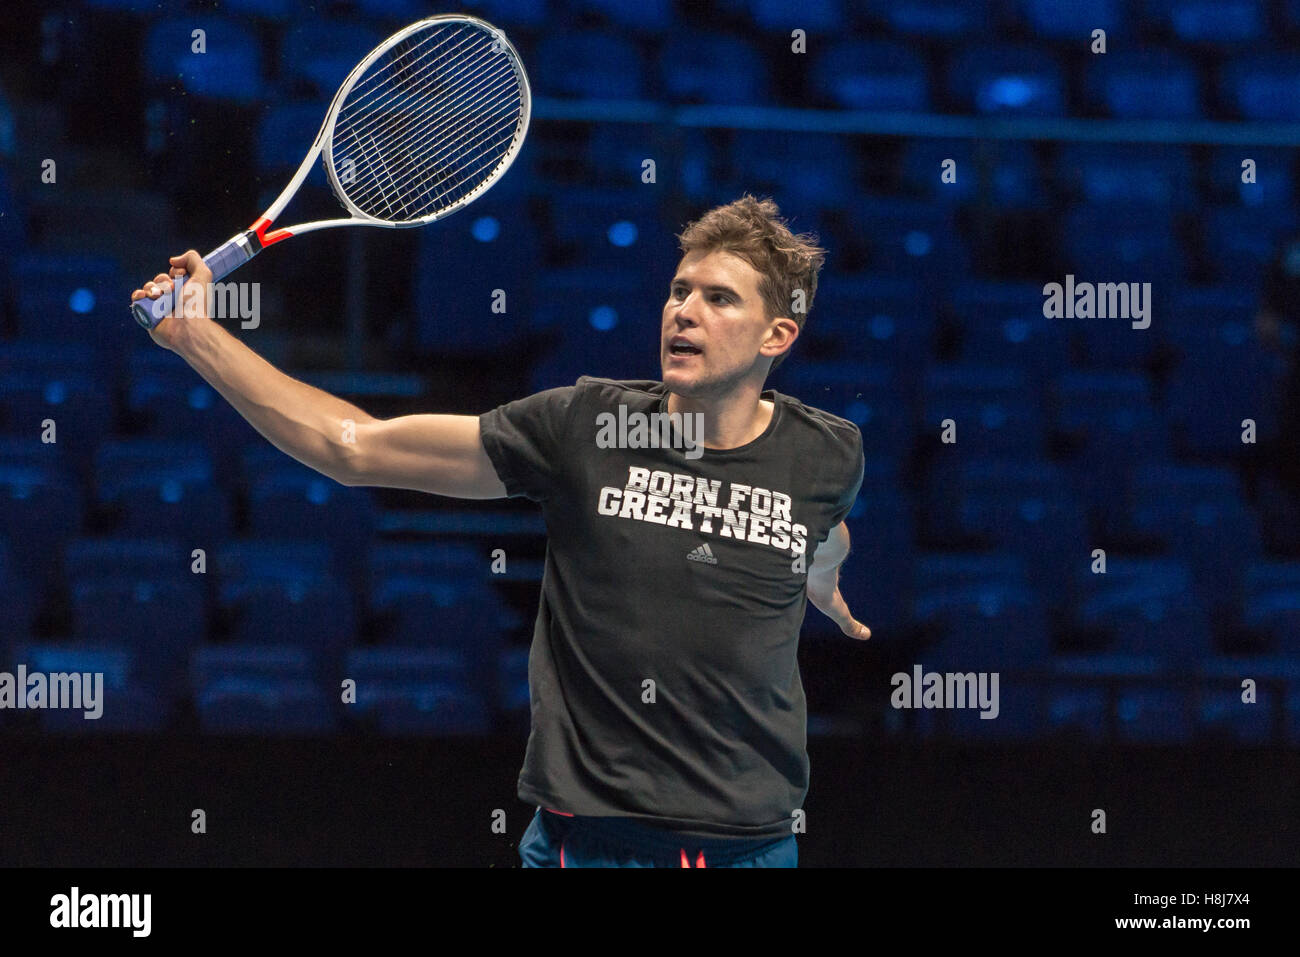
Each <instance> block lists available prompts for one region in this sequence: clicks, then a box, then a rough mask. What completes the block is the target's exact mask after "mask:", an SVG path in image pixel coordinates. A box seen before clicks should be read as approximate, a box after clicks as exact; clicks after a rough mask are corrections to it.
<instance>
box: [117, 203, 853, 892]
mask: <svg viewBox="0 0 1300 957" xmlns="http://www.w3.org/2000/svg"><path fill="white" fill-rule="evenodd" d="M679 240H680V244H681V250H682V253H683V256H682V258H681V260H680V262H679V264H678V267H677V270H676V274H675V275H674V276H673V277H672V280H671V284H670V288H669V292H668V297H667V301H666V302H665V303H664V306H663V322H662V329H661V334H660V343H659V351H660V360H661V363H662V376H663V378H662V381H618V380H612V379H602V378H594V377H590V376H582V377H581V378H579V379H578V381H577V383H576V384H575V385H571V386H565V387H562V388H556V389H548V390H545V391H542V392H538V393H536V394H534V395H531V396H528V397H526V398H522V399H518V400H516V401H513V402H509V403H506V404H505V405H502V406H499V407H498V408H496V409H493V410H491V411H489V412H485V413H483V414H482V415H478V416H470V415H435V414H418V415H408V416H401V417H397V418H393V419H387V420H381V419H375V418H373V417H371V416H369V415H367V414H366V413H365V412H363V411H362V410H361V409H359V408H357V407H355V406H353V405H351V404H350V403H348V402H345V401H343V400H341V399H339V398H336V397H334V396H332V395H329V394H328V393H325V392H323V391H321V390H318V389H316V388H314V387H312V386H309V385H306V384H305V383H302V382H299V381H297V380H295V379H293V378H291V377H289V376H287V375H285V374H284V373H282V372H280V371H278V370H277V369H275V368H274V367H273V366H271V365H270V364H269V363H268V362H266V361H265V360H263V359H262V358H260V357H258V356H257V355H256V354H255V353H254V352H253V351H252V350H251V349H249V348H248V347H247V346H245V345H244V344H243V343H241V342H240V341H239V340H238V339H236V338H234V337H233V336H231V335H230V334H229V333H227V332H226V331H225V330H224V329H222V328H221V327H220V326H218V325H217V324H216V323H215V322H213V321H211V320H210V319H209V318H207V317H206V314H205V313H203V312H202V310H201V308H199V307H200V306H201V299H200V298H196V301H195V303H194V304H188V303H187V304H186V307H185V309H184V310H183V311H181V313H180V314H179V315H173V316H169V317H168V318H166V319H164V320H163V321H162V322H161V323H160V324H159V325H158V326H157V328H155V329H154V330H152V331H151V332H150V335H151V336H153V338H154V339H155V340H156V341H157V342H158V343H160V344H161V345H163V346H165V347H166V348H169V349H171V350H173V351H175V352H177V353H178V354H179V355H181V356H182V357H183V358H185V360H186V361H187V362H188V363H189V364H190V365H191V366H192V367H193V368H194V369H195V370H196V371H197V372H198V373H199V374H200V375H201V376H202V377H203V378H204V379H205V380H207V381H208V382H209V383H210V384H211V385H212V386H213V387H214V388H215V389H217V390H218V391H219V392H220V393H221V395H222V396H224V397H225V398H226V399H227V400H228V401H229V402H230V403H231V404H232V405H233V406H234V407H235V408H236V409H237V410H238V411H239V412H240V413H241V414H242V415H243V416H244V417H245V418H246V419H247V420H248V421H249V422H250V423H251V424H252V425H253V427H254V428H256V429H257V430H258V431H259V432H260V433H261V434H262V435H264V436H265V437H266V438H267V439H268V440H269V441H270V442H271V443H272V444H274V445H275V446H276V447H277V448H279V449H280V450H282V451H283V452H285V453H286V454H288V455H290V456H292V457H293V458H295V459H297V460H298V461H300V462H302V463H304V464H306V465H308V466H310V467H311V468H313V469H315V470H317V471H319V472H321V473H323V474H324V475H327V476H329V477H331V478H333V479H335V480H336V481H338V482H340V483H342V484H344V485H349V486H380V487H388V488H405V489H416V490H420V491H425V492H432V493H434V494H438V495H447V496H452V497H457V498H467V499H490V498H501V497H505V496H509V497H512V498H513V497H518V496H523V497H526V498H528V499H531V500H532V501H535V502H537V503H539V504H540V505H541V507H542V512H543V515H544V517H545V520H546V526H547V533H548V542H547V551H546V563H545V572H544V575H543V579H542V592H541V605H540V609H539V611H538V615H537V622H536V626H535V629H534V634H533V643H532V650H531V652H530V655H529V669H528V670H529V675H528V679H529V689H530V695H531V702H532V705H531V707H532V731H531V734H530V735H529V739H528V746H527V751H526V754H525V758H524V765H523V769H522V771H521V772H520V775H519V781H518V795H519V797H520V799H521V800H523V801H525V802H527V803H528V804H530V805H533V806H534V807H535V809H536V810H535V813H534V815H533V818H532V820H531V821H530V823H529V825H528V828H527V830H526V831H525V833H524V835H523V838H522V840H521V841H520V845H519V853H520V858H521V860H522V862H523V865H524V866H525V867H710V866H711V867H793V866H796V865H797V862H798V849H797V843H796V836H795V835H796V833H797V832H798V831H799V830H800V827H799V823H800V822H801V820H802V805H803V801H804V798H805V796H806V794H807V791H808V772H809V762H808V755H807V746H806V745H807V704H806V701H805V698H804V692H803V685H802V682H801V680H800V675H799V666H798V661H797V657H796V650H797V646H798V640H799V630H800V626H801V624H802V621H803V617H804V612H805V608H806V602H805V598H807V599H808V600H810V601H811V602H812V603H813V604H814V605H815V606H816V607H817V608H819V609H820V610H821V611H822V612H823V613H825V614H826V615H828V616H829V617H830V618H831V619H832V620H834V621H835V622H836V624H837V625H838V626H839V627H840V629H841V630H842V631H843V632H844V633H845V634H846V635H849V636H850V637H853V638H856V639H860V640H865V639H867V638H870V637H871V632H870V630H869V629H868V628H867V627H866V626H865V625H863V624H862V623H860V622H858V621H857V620H856V619H855V618H854V617H853V616H852V614H850V611H849V608H848V606H847V604H846V603H845V601H844V598H843V597H842V596H841V594H840V591H839V587H838V577H839V571H838V569H839V566H840V564H841V563H842V561H843V560H844V558H845V557H846V555H847V554H848V551H849V535H848V532H847V530H846V528H845V526H844V518H845V516H847V515H848V513H849V510H850V508H851V507H852V506H853V503H854V500H855V499H856V497H857V494H858V491H859V489H860V487H861V484H862V476H863V466H864V458H863V451H862V436H861V434H860V432H859V431H858V429H857V427H856V426H855V425H853V424H852V423H851V422H848V421H846V420H845V419H841V418H838V417H836V416H834V415H830V414H828V413H826V412H824V411H821V410H819V409H815V408H812V407H810V406H807V405H804V404H803V403H801V402H800V401H798V400H797V399H794V398H792V397H790V396H786V395H782V394H780V393H778V392H776V391H775V390H773V389H764V388H763V385H764V382H765V380H766V378H767V375H768V373H769V372H770V371H771V369H772V368H773V367H774V366H775V365H777V364H779V363H780V362H781V361H783V360H784V358H785V357H786V355H788V353H789V351H790V348H791V346H792V345H793V344H794V342H795V340H796V339H797V338H798V336H799V332H800V330H801V329H802V327H803V325H804V322H805V321H806V319H807V316H808V314H809V309H810V308H811V305H812V301H813V295H814V293H815V292H816V287H817V277H818V273H819V271H820V269H821V266H822V263H823V261H824V259H825V250H823V249H820V248H818V246H817V245H816V238H815V237H812V236H808V235H799V236H796V235H793V234H792V233H791V231H790V230H789V228H788V226H787V225H786V223H785V222H784V221H783V220H782V219H781V218H780V213H779V210H778V209H777V206H776V204H775V203H773V202H772V201H771V200H767V199H764V200H759V199H756V198H754V197H752V196H748V195H746V196H744V197H742V198H741V199H739V200H737V201H735V202H733V203H730V204H728V205H725V206H720V207H717V208H715V209H713V210H711V211H709V212H707V213H706V214H705V215H704V216H702V217H701V218H700V219H699V220H697V221H695V222H693V223H691V224H689V225H688V226H687V228H686V229H685V231H684V232H683V233H682V234H681V235H680V237H679ZM171 263H172V268H171V270H170V271H169V272H168V273H167V274H160V275H158V276H156V277H155V278H154V280H153V282H152V283H148V284H146V285H145V287H144V288H142V289H138V290H136V291H135V293H134V294H133V297H132V298H134V299H138V298H141V297H144V296H149V297H154V298H156V297H157V296H158V295H160V294H161V293H162V292H163V291H166V290H168V289H170V288H171V280H172V279H174V278H175V277H176V276H178V275H181V274H184V275H185V276H186V278H187V282H186V283H185V284H184V287H183V291H182V296H183V297H189V296H194V297H202V296H203V295H204V292H203V286H204V285H205V284H206V283H207V282H209V281H210V278H211V276H210V273H208V272H207V270H206V268H205V267H204V266H203V262H202V259H201V258H200V256H199V255H198V253H196V252H195V251H193V250H190V251H189V252H187V253H185V254H184V255H182V256H177V257H175V258H173V259H172V260H171ZM697 413H698V414H700V416H702V418H699V417H696V414H697ZM656 414H657V415H656ZM652 417H653V418H652ZM688 417H689V418H688ZM646 421H649V422H658V423H660V424H661V425H662V424H663V423H666V425H665V426H664V428H663V429H662V430H659V431H658V432H657V433H656V434H657V435H659V436H660V437H662V438H667V439H669V440H670V441H658V442H654V441H651V442H647V441H646V438H647V434H648V433H647V430H645V429H641V430H640V431H638V430H637V428H636V427H634V426H628V427H627V428H624V426H627V424H628V423H637V422H646ZM688 421H689V422H701V421H702V424H703V431H702V434H697V435H696V436H692V435H691V434H690V433H691V431H692V430H691V429H689V428H687V422H688ZM349 422H350V423H351V425H349ZM614 423H618V424H619V425H617V426H616V427H613V428H611V425H612V424H614ZM620 430H622V431H620ZM649 431H650V432H655V429H654V427H653V426H651V428H650V430H649ZM349 436H354V440H353V441H348V440H347V437H349Z"/></svg>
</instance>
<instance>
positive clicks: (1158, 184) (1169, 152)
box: [1056, 143, 1195, 235]
mask: <svg viewBox="0 0 1300 957" xmlns="http://www.w3.org/2000/svg"><path fill="white" fill-rule="evenodd" d="M1056 168H1057V172H1058V177H1059V178H1060V180H1061V181H1062V182H1064V183H1067V184H1069V186H1070V187H1071V188H1072V189H1074V190H1076V191H1077V193H1078V195H1079V197H1080V198H1081V199H1082V201H1083V202H1084V203H1093V204H1096V205H1097V206H1098V207H1099V208H1098V209H1097V210H1095V211H1094V214H1095V215H1104V216H1106V217H1108V218H1110V219H1111V220H1113V221H1114V222H1124V221H1127V220H1138V221H1139V223H1143V222H1146V221H1148V220H1149V219H1151V217H1150V215H1149V214H1148V213H1147V212H1146V211H1144V212H1143V213H1142V215H1141V216H1135V215H1134V214H1133V211H1132V210H1131V209H1127V208H1126V207H1125V206H1124V205H1122V204H1142V205H1149V206H1155V207H1160V208H1161V209H1162V210H1163V209H1183V208H1188V207H1190V206H1191V205H1193V203H1194V200H1195V193H1194V191H1192V190H1189V189H1188V188H1187V184H1188V182H1189V181H1191V179H1192V160H1191V156H1190V154H1189V153H1188V152H1187V150H1186V148H1184V147H1179V146H1166V145H1158V146H1153V145H1148V144H1145V143H1073V144H1068V145H1066V146H1063V147H1062V148H1061V150H1060V153H1059V155H1058V156H1057V160H1056ZM1157 222H1158V225H1159V226H1160V227H1164V226H1165V222H1164V221H1157ZM1067 235H1068V233H1067Z"/></svg>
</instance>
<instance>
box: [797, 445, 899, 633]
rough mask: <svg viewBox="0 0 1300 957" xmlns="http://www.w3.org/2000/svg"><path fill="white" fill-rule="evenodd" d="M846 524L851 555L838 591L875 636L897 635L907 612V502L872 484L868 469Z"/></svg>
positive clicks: (894, 492)
mask: <svg viewBox="0 0 1300 957" xmlns="http://www.w3.org/2000/svg"><path fill="white" fill-rule="evenodd" d="M845 525H846V526H847V527H848V530H849V539H850V541H851V542H852V543H853V544H852V548H853V553H852V555H851V556H850V557H849V558H847V559H845V562H844V564H843V565H841V566H840V591H841V593H842V594H843V595H844V597H845V600H846V601H847V602H848V603H849V607H850V608H852V609H854V614H855V615H856V616H857V617H858V619H859V620H860V621H863V622H865V623H866V624H867V625H868V627H870V628H871V629H872V633H873V634H881V635H888V634H891V633H896V632H897V631H898V630H899V629H900V628H901V627H902V626H903V625H904V624H905V623H906V622H907V620H908V615H909V613H910V611H911V601H910V596H911V593H912V575H913V571H912V539H913V528H912V501H911V498H910V496H908V495H907V494H906V493H903V492H899V491H897V490H895V489H892V488H888V487H885V486H884V484H883V483H882V482H881V481H880V480H879V479H878V478H875V479H873V478H872V477H871V474H870V469H869V468H868V470H867V475H866V476H865V477H864V478H863V484H862V492H861V493H860V494H859V496H858V501H857V503H856V504H855V505H854V507H853V510H852V511H851V512H850V513H849V517H848V518H847V519H845ZM805 622H807V619H805Z"/></svg>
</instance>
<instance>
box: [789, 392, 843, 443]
mask: <svg viewBox="0 0 1300 957" xmlns="http://www.w3.org/2000/svg"><path fill="white" fill-rule="evenodd" d="M776 395H777V397H778V399H779V401H780V402H781V404H782V406H783V409H782V415H789V416H790V417H791V418H792V419H794V420H795V421H796V422H801V423H803V424H805V425H806V426H808V427H809V428H811V429H813V430H815V431H817V432H820V433H822V434H824V435H825V436H826V437H827V438H830V439H833V440H836V441H839V442H843V443H846V444H848V445H850V446H852V445H855V444H856V445H861V444H862V430H861V429H859V428H858V426H857V425H856V424H855V423H854V422H851V421H850V420H848V419H845V418H842V417H841V416H838V415H835V414H833V413H831V412H827V411H826V410H825V409H819V408H817V407H816V406H813V405H809V404H808V403H806V402H804V401H802V400H800V399H797V398H795V397H794V396H792V395H788V394H786V393H784V392H777V393H776Z"/></svg>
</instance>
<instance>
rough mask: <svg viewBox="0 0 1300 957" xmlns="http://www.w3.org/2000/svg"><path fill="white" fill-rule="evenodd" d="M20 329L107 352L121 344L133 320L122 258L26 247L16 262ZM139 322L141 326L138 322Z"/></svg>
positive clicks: (22, 332)
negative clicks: (40, 251) (42, 251)
mask: <svg viewBox="0 0 1300 957" xmlns="http://www.w3.org/2000/svg"><path fill="white" fill-rule="evenodd" d="M12 270H13V282H14V293H15V305H16V307H17V309H18V335H19V336H22V337H24V338H28V339H34V340H50V339H54V340H73V341H77V342H80V343H84V344H89V345H91V346H93V347H94V348H95V351H96V352H97V353H99V354H100V355H101V356H111V355H114V354H115V352H116V351H117V350H118V349H120V348H121V342H122V339H124V338H125V333H126V331H127V330H128V329H130V328H131V327H132V325H133V323H132V321H131V318H130V314H129V312H128V311H127V310H126V309H124V308H122V303H123V301H124V296H123V291H124V290H128V289H129V288H130V286H129V285H128V284H127V283H126V281H125V280H123V279H122V275H121V273H120V271H119V270H118V266H117V263H116V262H114V261H113V260H110V259H105V258H103V257H100V256H76V255H52V254H37V253H25V254H23V255H22V256H20V257H19V258H18V260H17V261H16V262H15V263H14V264H13V266H12ZM137 328H138V327H137Z"/></svg>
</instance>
